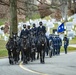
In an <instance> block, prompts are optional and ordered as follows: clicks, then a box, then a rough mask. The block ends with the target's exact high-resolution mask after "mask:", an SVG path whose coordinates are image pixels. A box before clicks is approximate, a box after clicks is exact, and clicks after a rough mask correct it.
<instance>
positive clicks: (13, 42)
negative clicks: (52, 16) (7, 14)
mask: <svg viewBox="0 0 76 75" xmlns="http://www.w3.org/2000/svg"><path fill="white" fill-rule="evenodd" d="M45 34H46V27H45V26H43V23H42V22H41V21H40V22H39V26H38V27H36V25H35V23H34V24H33V27H32V28H31V27H30V26H29V25H28V26H26V24H24V25H23V29H22V30H21V33H20V36H17V33H12V35H13V36H12V37H9V40H8V42H7V44H6V48H7V50H8V58H9V63H10V64H14V63H18V61H19V60H20V59H21V61H23V63H26V64H27V63H28V62H29V61H31V62H32V61H34V60H36V59H40V63H45V55H46V54H47V55H49V56H50V57H52V56H55V55H60V50H61V46H62V39H61V38H60V37H59V35H55V34H50V35H49V38H48V37H47V36H46V35H45ZM63 41H64V49H65V54H67V47H68V45H69V39H68V38H67V37H66V36H65V37H64V39H63Z"/></svg>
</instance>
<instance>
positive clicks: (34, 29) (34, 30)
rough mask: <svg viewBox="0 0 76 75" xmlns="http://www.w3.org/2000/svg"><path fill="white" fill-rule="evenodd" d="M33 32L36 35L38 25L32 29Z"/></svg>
mask: <svg viewBox="0 0 76 75" xmlns="http://www.w3.org/2000/svg"><path fill="white" fill-rule="evenodd" d="M31 31H32V33H33V34H34V35H35V36H36V35H37V28H36V27H33V28H32V29H31Z"/></svg>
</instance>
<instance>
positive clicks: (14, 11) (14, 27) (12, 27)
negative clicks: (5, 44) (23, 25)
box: [9, 0, 18, 37]
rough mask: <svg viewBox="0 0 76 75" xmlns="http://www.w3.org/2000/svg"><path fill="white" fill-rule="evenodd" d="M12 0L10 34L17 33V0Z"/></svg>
mask: <svg viewBox="0 0 76 75" xmlns="http://www.w3.org/2000/svg"><path fill="white" fill-rule="evenodd" d="M9 1H10V36H11V37H12V33H17V31H18V29H17V0H9Z"/></svg>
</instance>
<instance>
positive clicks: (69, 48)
mask: <svg viewBox="0 0 76 75" xmlns="http://www.w3.org/2000/svg"><path fill="white" fill-rule="evenodd" d="M73 51H76V48H75V47H68V52H73ZM61 52H64V47H63V46H62V47H61Z"/></svg>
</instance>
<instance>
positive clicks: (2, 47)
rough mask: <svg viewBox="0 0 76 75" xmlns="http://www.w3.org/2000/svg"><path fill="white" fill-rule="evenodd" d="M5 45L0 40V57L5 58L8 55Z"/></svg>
mask: <svg viewBox="0 0 76 75" xmlns="http://www.w3.org/2000/svg"><path fill="white" fill-rule="evenodd" d="M5 45H6V42H5V41H4V40H0V57H5V56H7V54H8V53H7V50H6V48H5Z"/></svg>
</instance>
